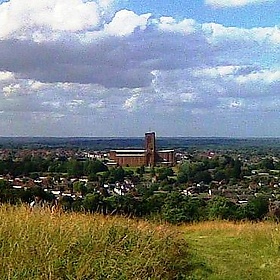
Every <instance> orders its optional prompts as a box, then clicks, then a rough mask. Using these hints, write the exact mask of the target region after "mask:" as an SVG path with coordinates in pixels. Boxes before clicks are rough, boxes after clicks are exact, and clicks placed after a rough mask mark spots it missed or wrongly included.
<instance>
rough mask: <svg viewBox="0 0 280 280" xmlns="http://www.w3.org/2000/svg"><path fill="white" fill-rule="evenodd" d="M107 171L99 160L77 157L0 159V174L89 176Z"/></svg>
mask: <svg viewBox="0 0 280 280" xmlns="http://www.w3.org/2000/svg"><path fill="white" fill-rule="evenodd" d="M102 171H108V168H107V166H106V165H105V164H103V163H102V162H101V161H99V160H84V161H80V160H77V159H43V158H41V157H25V158H23V159H22V160H18V161H14V160H12V159H10V160H0V174H2V175H3V174H10V175H12V176H14V177H16V176H21V175H24V176H29V175H30V174H32V173H65V174H67V175H68V176H74V177H81V176H90V175H94V174H96V173H98V172H102Z"/></svg>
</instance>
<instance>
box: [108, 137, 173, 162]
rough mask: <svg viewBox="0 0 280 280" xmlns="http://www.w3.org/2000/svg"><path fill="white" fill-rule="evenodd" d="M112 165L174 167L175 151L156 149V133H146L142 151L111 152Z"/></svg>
mask: <svg viewBox="0 0 280 280" xmlns="http://www.w3.org/2000/svg"><path fill="white" fill-rule="evenodd" d="M109 157H110V163H111V164H116V165H120V166H150V167H151V166H155V165H157V164H160V165H167V166H173V165H174V164H175V152H174V150H159V151H157V149H156V134H155V132H147V133H145V147H144V149H143V150H142V149H141V150H111V151H110V155H109Z"/></svg>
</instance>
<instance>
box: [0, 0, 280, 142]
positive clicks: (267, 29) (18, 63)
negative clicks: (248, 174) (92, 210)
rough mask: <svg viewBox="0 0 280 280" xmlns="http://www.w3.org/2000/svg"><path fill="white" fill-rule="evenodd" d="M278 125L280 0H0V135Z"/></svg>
mask: <svg viewBox="0 0 280 280" xmlns="http://www.w3.org/2000/svg"><path fill="white" fill-rule="evenodd" d="M151 130H152V131H156V133H157V135H158V136H172V137H177V136H184V137H280V0H196V1H194V0H177V1H173V0H172V1H171V0H165V1H162V0H153V1H147V0H143V1H129V0H115V1H114V0H95V1H89V0H40V1H38V0H10V1H8V0H6V1H3V0H0V136H30V137H32V136H48V137H68V136H72V137H73V136H74V137H75V136H77V137H78V136H83V137H135V136H143V135H144V132H146V131H151Z"/></svg>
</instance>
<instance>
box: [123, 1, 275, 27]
mask: <svg viewBox="0 0 280 280" xmlns="http://www.w3.org/2000/svg"><path fill="white" fill-rule="evenodd" d="M120 6H121V7H122V8H128V9H131V10H133V11H135V12H137V13H140V14H141V13H152V14H153V15H155V16H158V17H159V16H172V17H174V18H177V19H184V18H193V19H195V20H196V21H198V22H200V23H204V22H216V23H220V24H223V25H225V26H238V27H246V28H251V27H259V26H274V25H279V21H280V19H279V18H280V1H269V2H264V3H260V4H254V5H252V4H251V5H245V6H241V7H240V6H239V7H232V8H215V7H213V6H210V5H206V4H205V2H204V1H202V0H196V1H193V0H185V1H184V0H178V1H161V0H154V1H147V0H144V1H124V3H122V4H121V5H120Z"/></svg>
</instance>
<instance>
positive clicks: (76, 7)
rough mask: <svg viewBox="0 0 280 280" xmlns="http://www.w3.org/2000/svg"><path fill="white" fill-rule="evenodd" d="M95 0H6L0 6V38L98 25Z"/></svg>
mask: <svg viewBox="0 0 280 280" xmlns="http://www.w3.org/2000/svg"><path fill="white" fill-rule="evenodd" d="M99 22H100V13H99V9H98V5H97V4H96V3H95V2H85V1H82V0H48V1H45V0H42V1H38V0H10V1H9V2H6V3H3V4H1V5H0V26H5V28H1V29H0V38H1V39H5V38H28V37H30V34H35V35H37V36H39V35H40V34H41V33H48V32H53V31H60V32H61V31H67V32H68V31H69V32H77V31H82V30H87V29H94V28H96V27H97V26H98V25H99Z"/></svg>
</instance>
